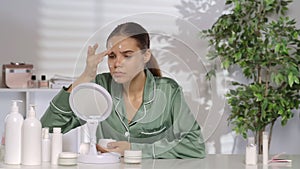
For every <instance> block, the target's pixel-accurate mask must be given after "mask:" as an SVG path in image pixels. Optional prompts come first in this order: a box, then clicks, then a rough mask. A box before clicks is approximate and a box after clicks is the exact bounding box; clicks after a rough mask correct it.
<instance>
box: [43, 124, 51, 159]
mask: <svg viewBox="0 0 300 169" xmlns="http://www.w3.org/2000/svg"><path fill="white" fill-rule="evenodd" d="M42 132H43V138H42V161H43V162H50V161H51V140H50V137H49V128H48V127H45V128H43V129H42Z"/></svg>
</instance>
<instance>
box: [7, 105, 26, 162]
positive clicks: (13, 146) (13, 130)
mask: <svg viewBox="0 0 300 169" xmlns="http://www.w3.org/2000/svg"><path fill="white" fill-rule="evenodd" d="M18 102H22V101H20V100H12V107H11V112H10V113H9V114H8V115H7V116H6V118H5V143H6V145H5V157H4V163H6V164H21V151H22V125H23V121H24V118H23V116H22V115H21V114H20V113H19V107H18Z"/></svg>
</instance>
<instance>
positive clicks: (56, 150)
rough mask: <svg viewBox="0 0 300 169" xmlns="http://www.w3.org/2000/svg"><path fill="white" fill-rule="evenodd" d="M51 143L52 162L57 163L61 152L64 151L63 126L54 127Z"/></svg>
mask: <svg viewBox="0 0 300 169" xmlns="http://www.w3.org/2000/svg"><path fill="white" fill-rule="evenodd" d="M51 142H52V145H51V164H52V165H57V163H58V157H59V154H60V153H61V152H62V133H61V128H59V127H54V128H53V133H52V140H51Z"/></svg>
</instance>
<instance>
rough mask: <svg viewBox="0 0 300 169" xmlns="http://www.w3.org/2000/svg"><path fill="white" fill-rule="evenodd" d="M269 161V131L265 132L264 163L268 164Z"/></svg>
mask: <svg viewBox="0 0 300 169" xmlns="http://www.w3.org/2000/svg"><path fill="white" fill-rule="evenodd" d="M268 161H269V138H268V133H267V132H263V164H264V165H267V164H268Z"/></svg>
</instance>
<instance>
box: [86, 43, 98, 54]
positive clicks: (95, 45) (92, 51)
mask: <svg viewBox="0 0 300 169" xmlns="http://www.w3.org/2000/svg"><path fill="white" fill-rule="evenodd" d="M97 48H98V43H95V44H94V45H93V46H89V47H88V56H91V55H95V53H96V50H97Z"/></svg>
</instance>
